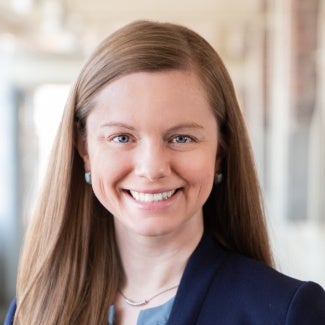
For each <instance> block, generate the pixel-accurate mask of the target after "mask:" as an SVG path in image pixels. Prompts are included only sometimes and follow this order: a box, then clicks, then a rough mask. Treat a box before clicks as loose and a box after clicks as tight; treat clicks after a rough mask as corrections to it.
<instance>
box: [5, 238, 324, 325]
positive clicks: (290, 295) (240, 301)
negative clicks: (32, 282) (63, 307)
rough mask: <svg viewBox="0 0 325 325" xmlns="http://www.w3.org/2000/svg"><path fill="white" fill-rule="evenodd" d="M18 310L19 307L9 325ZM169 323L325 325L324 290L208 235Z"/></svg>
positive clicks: (190, 264) (10, 316) (11, 312)
mask: <svg viewBox="0 0 325 325" xmlns="http://www.w3.org/2000/svg"><path fill="white" fill-rule="evenodd" d="M14 312H15V303H13V304H12V305H11V308H10V309H9V311H8V314H7V317H6V320H5V323H4V325H9V324H11V322H12V319H13V316H14ZM168 325H325V292H324V290H323V289H322V288H321V287H320V286H319V285H318V284H316V283H313V282H302V281H298V280H295V279H292V278H290V277H287V276H285V275H283V274H281V273H279V272H277V271H275V270H273V269H272V268H270V267H267V266H266V265H264V264H263V263H260V262H257V261H255V260H252V259H250V258H247V257H245V256H241V255H239V254H236V253H232V252H228V251H226V250H224V249H223V248H221V247H220V246H219V245H218V244H217V243H216V242H215V240H214V239H212V238H211V237H210V236H209V235H207V234H205V235H203V237H202V240H201V241H200V243H199V245H198V247H197V248H196V249H195V251H194V252H193V254H192V256H191V257H190V259H189V262H188V264H187V266H186V268H185V271H184V274H183V277H182V280H181V283H180V286H179V288H178V291H177V294H176V297H175V301H174V304H173V308H172V310H171V314H170V317H169V320H168Z"/></svg>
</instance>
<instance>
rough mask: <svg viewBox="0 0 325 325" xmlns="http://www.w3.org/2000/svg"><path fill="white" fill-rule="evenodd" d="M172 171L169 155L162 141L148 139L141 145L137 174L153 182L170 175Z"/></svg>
mask: <svg viewBox="0 0 325 325" xmlns="http://www.w3.org/2000/svg"><path fill="white" fill-rule="evenodd" d="M170 171H171V168H170V161H169V155H168V152H167V150H166V148H165V147H164V145H163V144H162V143H157V142H155V141H147V142H144V143H142V144H141V145H139V147H138V150H137V154H136V162H135V174H136V175H137V176H139V177H143V178H146V179H147V180H149V181H150V182H153V181H157V180H159V179H162V178H164V177H166V176H168V175H169V173H170Z"/></svg>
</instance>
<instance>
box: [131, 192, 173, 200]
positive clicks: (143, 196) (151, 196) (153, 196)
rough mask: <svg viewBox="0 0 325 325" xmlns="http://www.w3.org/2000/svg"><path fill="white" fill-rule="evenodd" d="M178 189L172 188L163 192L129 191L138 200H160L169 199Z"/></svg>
mask: <svg viewBox="0 0 325 325" xmlns="http://www.w3.org/2000/svg"><path fill="white" fill-rule="evenodd" d="M175 192H176V190H171V191H167V192H161V193H142V192H136V191H131V190H130V191H129V193H130V194H131V196H132V197H133V198H134V199H135V200H136V201H138V202H160V201H164V200H167V199H169V198H170V197H172V196H173V195H174V194H175Z"/></svg>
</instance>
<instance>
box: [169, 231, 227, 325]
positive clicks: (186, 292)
mask: <svg viewBox="0 0 325 325" xmlns="http://www.w3.org/2000/svg"><path fill="white" fill-rule="evenodd" d="M225 256H226V252H225V251H224V250H223V249H222V248H221V247H220V246H218V244H217V243H216V242H215V240H213V239H212V237H211V236H209V235H208V234H206V233H204V234H203V236H202V238H201V241H200V242H199V244H198V246H197V247H196V249H195V250H194V252H193V253H192V255H191V256H190V258H189V261H188V263H187V265H186V267H185V270H184V273H183V276H182V279H181V282H180V286H179V288H178V291H177V294H176V297H175V301H174V304H173V308H172V310H171V313H170V317H169V320H168V323H167V324H168V325H190V324H195V322H196V319H197V318H198V315H199V312H200V310H201V305H202V304H203V301H204V298H205V296H206V294H207V292H208V290H209V285H210V283H211V281H212V279H213V277H214V275H215V273H216V272H217V269H218V268H219V266H220V264H221V263H222V261H223V260H224V258H225Z"/></svg>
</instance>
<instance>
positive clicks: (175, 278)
mask: <svg viewBox="0 0 325 325" xmlns="http://www.w3.org/2000/svg"><path fill="white" fill-rule="evenodd" d="M117 228H119V227H117ZM198 229H199V230H198ZM202 233H203V224H202V225H201V224H200V225H199V227H192V229H191V231H190V232H188V231H187V232H184V231H182V232H180V233H173V234H168V235H164V236H150V237H149V236H142V235H137V234H131V233H130V232H129V231H127V230H125V229H123V230H121V229H118V231H117V242H118V246H119V250H120V256H121V260H122V265H123V268H124V272H125V283H124V286H123V287H122V288H120V289H121V291H123V293H124V294H125V295H126V296H128V297H129V298H130V299H147V298H149V297H150V296H153V295H155V294H156V293H158V292H160V291H161V290H164V289H168V288H170V287H173V286H176V285H178V284H179V282H180V279H181V276H182V274H183V271H184V268H185V266H186V263H187V261H188V259H189V257H190V255H191V254H192V252H193V251H194V249H195V247H196V246H197V244H198V243H199V241H200V239H201V237H202Z"/></svg>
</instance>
